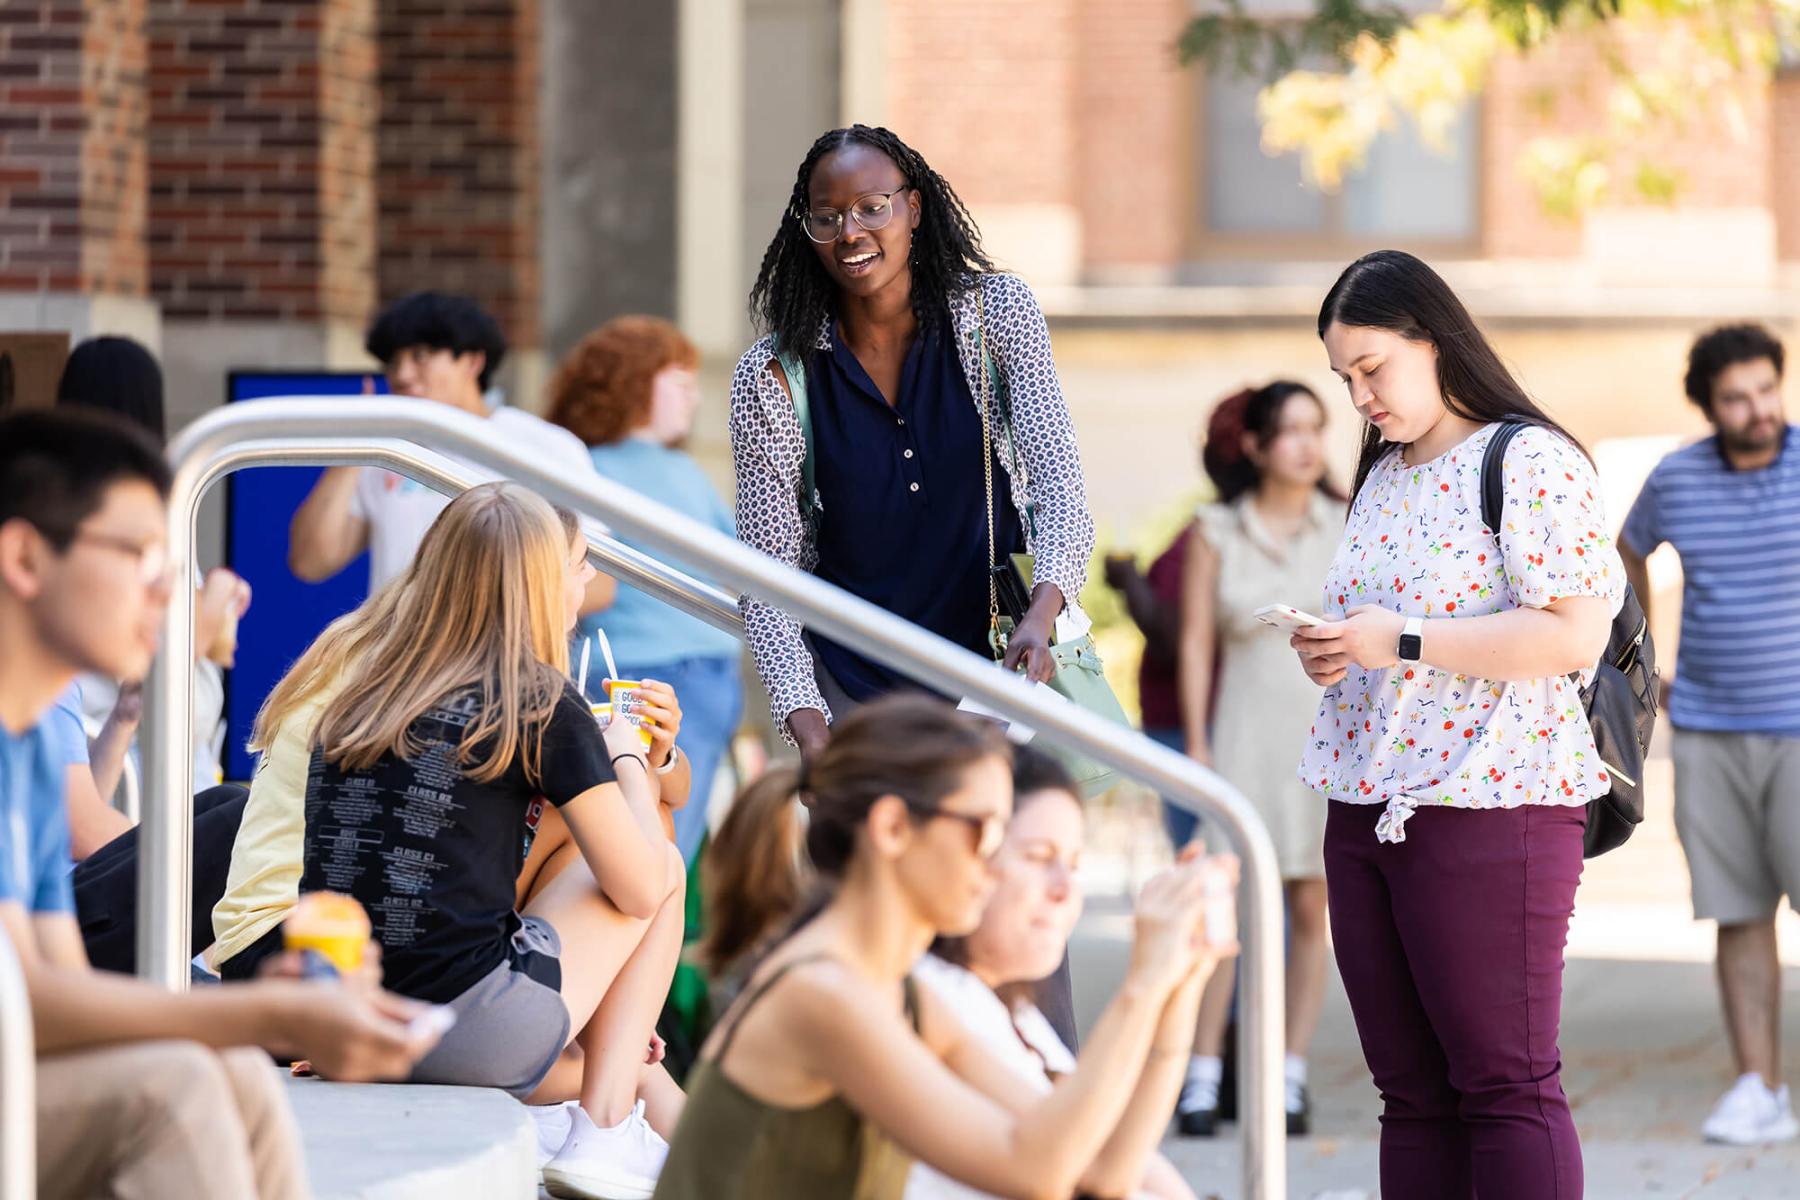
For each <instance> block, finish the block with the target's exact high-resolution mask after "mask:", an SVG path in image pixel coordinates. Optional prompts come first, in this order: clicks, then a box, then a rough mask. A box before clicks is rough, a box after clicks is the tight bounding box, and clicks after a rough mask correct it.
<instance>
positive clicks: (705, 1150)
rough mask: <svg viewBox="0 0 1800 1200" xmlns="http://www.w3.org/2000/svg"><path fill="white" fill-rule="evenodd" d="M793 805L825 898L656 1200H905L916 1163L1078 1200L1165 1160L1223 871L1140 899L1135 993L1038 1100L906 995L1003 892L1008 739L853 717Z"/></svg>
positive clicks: (753, 976)
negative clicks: (1127, 1170) (1087, 1185)
mask: <svg viewBox="0 0 1800 1200" xmlns="http://www.w3.org/2000/svg"><path fill="white" fill-rule="evenodd" d="M799 786H800V791H801V793H802V794H803V795H804V796H805V797H807V798H808V800H809V801H810V805H809V811H810V819H809V822H808V825H807V830H806V850H807V855H808V857H809V858H810V860H811V862H812V865H813V867H814V868H815V869H816V870H817V871H818V872H819V874H820V875H821V876H822V877H823V878H824V879H825V880H827V881H828V882H829V885H830V888H831V890H830V892H829V893H828V895H827V897H826V898H825V899H824V901H823V903H822V905H816V906H815V907H814V909H813V912H812V915H810V916H803V918H802V923H801V924H800V925H799V926H798V928H797V929H795V930H794V932H793V933H792V934H790V935H789V936H788V937H787V938H786V939H785V940H783V941H781V942H779V943H778V944H777V945H776V946H775V948H774V949H773V950H772V951H771V952H770V953H769V954H768V955H767V956H766V957H765V958H764V960H763V961H762V963H761V964H760V965H758V966H757V967H756V968H755V969H754V970H752V971H751V973H750V976H749V981H748V983H747V985H746V987H745V989H744V991H743V993H742V994H741V995H740V996H739V998H738V1000H737V1001H736V1003H734V1004H733V1005H732V1007H731V1008H730V1009H729V1010H728V1011H727V1012H726V1014H725V1016H724V1017H723V1018H722V1019H721V1020H720V1023H719V1026H718V1028H717V1029H716V1030H715V1031H714V1033H713V1036H712V1038H711V1039H710V1040H709V1042H708V1044H707V1046H706V1048H705V1049H704V1050H703V1051H702V1054H701V1064H700V1066H699V1067H698V1068H697V1070H696V1071H695V1074H694V1075H693V1077H692V1079H691V1080H690V1084H691V1086H690V1091H689V1098H688V1104H687V1108H686V1110H685V1111H684V1112H683V1114H682V1119H681V1124H680V1126H679V1127H678V1128H677V1129H676V1131H675V1139H674V1143H673V1145H672V1146H671V1148H670V1152H669V1161H668V1166H667V1167H666V1168H665V1169H664V1171H663V1175H662V1181H661V1183H660V1184H659V1185H658V1187H657V1191H656V1195H657V1196H658V1197H659V1198H660V1200H775V1198H777V1197H780V1198H782V1200H785V1198H787V1197H799V1196H804V1197H807V1198H808V1200H900V1197H901V1195H902V1193H903V1191H904V1188H905V1184H906V1175H907V1170H908V1167H909V1165H910V1162H911V1160H912V1159H917V1160H918V1161H920V1162H923V1163H927V1164H929V1165H930V1166H932V1167H934V1168H935V1169H937V1170H938V1171H939V1172H941V1173H943V1174H945V1175H947V1176H949V1177H950V1178H952V1179H955V1180H958V1181H960V1182H963V1183H967V1184H970V1185H972V1186H974V1187H976V1188H979V1189H980V1190H982V1191H984V1192H989V1193H992V1194H994V1195H998V1196H1016V1197H1036V1196H1067V1195H1069V1194H1071V1193H1072V1192H1073V1191H1075V1189H1076V1187H1077V1185H1078V1184H1079V1183H1080V1181H1081V1179H1082V1178H1083V1176H1084V1174H1085V1173H1086V1172H1087V1171H1088V1170H1089V1168H1090V1167H1091V1166H1092V1165H1093V1164H1094V1162H1095V1160H1096V1158H1097V1157H1098V1156H1099V1155H1100V1154H1101V1151H1102V1149H1103V1148H1104V1147H1105V1146H1106V1145H1107V1143H1108V1142H1109V1140H1111V1139H1113V1138H1115V1137H1123V1138H1125V1139H1126V1140H1127V1141H1129V1142H1135V1143H1142V1144H1149V1145H1153V1144H1154V1143H1155V1141H1156V1138H1157V1136H1158V1135H1159V1134H1160V1132H1161V1130H1162V1128H1163V1126H1164V1124H1165V1123H1166V1120H1167V1118H1166V1114H1167V1111H1168V1110H1167V1108H1166V1105H1167V1103H1168V1099H1169V1097H1170V1095H1171V1094H1172V1093H1173V1092H1174V1090H1175V1087H1176V1081H1177V1079H1178V1078H1179V1076H1180V1072H1181V1063H1182V1058H1183V1056H1184V1054H1185V1052H1186V1048H1187V1040H1188V1033H1189V1031H1190V1030H1191V1029H1192V1028H1193V1020H1194V1011H1195V1009H1196V1008H1197V1006H1198V1004H1199V998H1200V990H1201V988H1202V987H1203V986H1204V983H1205V980H1206V977H1207V976H1208V975H1209V974H1210V973H1211V971H1212V968H1213V966H1214V964H1215V963H1216V962H1217V961H1218V960H1219V958H1221V957H1223V956H1225V955H1227V954H1230V953H1232V952H1233V949H1234V947H1233V946H1231V945H1218V944H1215V943H1211V942H1209V941H1207V940H1206V936H1205V932H1204V929H1205V925H1206V921H1205V916H1206V909H1207V903H1208V901H1207V899H1206V892H1207V889H1208V887H1209V885H1211V886H1214V887H1217V886H1218V885H1219V884H1218V881H1216V880H1215V879H1214V878H1213V872H1215V871H1228V870H1229V867H1228V866H1227V865H1225V864H1219V863H1213V862H1202V861H1193V862H1189V863H1186V864H1183V865H1181V866H1179V867H1177V868H1175V869H1173V870H1170V871H1167V872H1165V873H1163V874H1162V875H1159V876H1157V877H1156V878H1154V879H1153V880H1151V882H1150V883H1149V884H1148V885H1146V887H1145V889H1144V891H1143V893H1142V894H1141V895H1140V896H1139V898H1138V907H1137V935H1136V938H1135V940H1134V942H1133V946H1132V955H1131V965H1130V967H1129V968H1128V969H1127V972H1126V977H1125V982H1124V983H1123V985H1122V986H1121V987H1120V989H1119V993H1118V995H1117V996H1115V997H1114V998H1113V1001H1112V1003H1111V1004H1110V1005H1108V1007H1107V1009H1106V1011H1105V1012H1104V1013H1103V1014H1102V1015H1101V1017H1100V1020H1099V1021H1098V1022H1097V1023H1096V1025H1095V1026H1094V1029H1093V1031H1092V1033H1091V1034H1090V1035H1089V1037H1088V1039H1087V1042H1086V1044H1085V1046H1084V1047H1083V1049H1082V1054H1081V1057H1080V1059H1079V1061H1078V1062H1077V1063H1076V1066H1075V1069H1074V1070H1073V1071H1072V1072H1070V1073H1069V1074H1068V1075H1066V1076H1064V1077H1063V1078H1062V1079H1061V1080H1059V1081H1058V1082H1057V1083H1056V1085H1055V1087H1054V1088H1052V1089H1050V1090H1049V1091H1047V1092H1043V1093H1036V1092H1033V1091H1031V1090H1030V1089H1027V1088H1023V1087H1021V1086H1020V1081H1019V1079H1018V1077H1017V1075H1016V1074H1014V1072H1012V1071H1011V1070H1010V1069H1008V1068H1007V1067H1006V1066H1005V1064H1004V1063H1003V1062H1001V1061H1000V1060H999V1059H998V1058H997V1057H996V1056H995V1055H994V1054H993V1052H992V1051H991V1050H989V1049H988V1047H987V1046H986V1045H984V1044H983V1041H982V1039H980V1038H977V1037H974V1036H972V1035H970V1034H969V1032H968V1031H967V1029H966V1027H965V1026H964V1024H963V1023H962V1021H961V1020H960V1019H959V1017H958V1015H957V1013H956V1012H955V1011H954V1010H953V1009H952V1008H951V1007H950V1006H948V1005H946V1004H945V1003H944V1002H943V1001H942V1000H940V999H939V998H938V997H937V996H935V995H934V994H933V993H932V992H930V991H929V990H928V989H925V988H919V987H915V986H914V984H913V982H912V980H911V977H910V972H911V970H912V968H913V965H914V964H915V963H916V962H917V961H918V959H919V956H920V955H921V954H923V953H924V952H925V950H926V948H927V947H928V946H930V944H931V943H932V941H933V939H935V938H937V937H938V936H940V935H946V934H948V935H959V934H966V933H968V932H970V931H971V930H973V929H974V928H975V927H976V926H977V925H978V924H979V922H980V920H981V914H982V910H983V908H984V907H985V906H986V904H987V902H988V899H989V897H990V895H991V894H992V892H993V888H994V865H993V862H992V860H993V858H994V856H995V854H996V853H997V852H998V851H999V850H1000V848H1001V846H1002V844H1003V843H1004V841H1005V837H1006V827H1007V821H1008V819H1009V818H1010V816H1011V813H1012V768H1011V762H1010V755H1009V752H1008V746H1007V743H1006V741H1005V738H1004V736H1003V735H1002V734H1001V733H1000V732H999V731H998V730H997V729H996V728H995V727H994V726H992V725H990V724H987V723H985V722H981V721H978V720H975V719H973V718H970V717H967V716H965V715H963V714H960V713H957V712H956V711H955V710H953V709H951V708H950V707H949V706H948V705H946V704H942V703H940V702H937V701H934V700H930V699H927V698H924V697H919V696H896V697H890V698H887V699H884V700H881V701H879V702H877V703H874V704H871V705H868V706H866V707H864V708H861V709H859V710H857V711H856V712H855V713H853V714H851V715H850V716H849V717H848V718H846V719H845V720H844V721H843V723H842V724H841V725H840V726H839V728H838V732H837V735H836V736H835V737H834V738H833V739H832V741H831V743H830V744H829V745H828V746H827V747H826V748H825V750H824V752H823V753H821V754H820V756H819V757H818V759H817V760H815V761H814V762H813V763H812V764H811V765H810V766H809V767H808V768H807V769H806V771H805V774H804V778H803V779H802V780H801V781H800V785H799ZM1223 886H1224V888H1225V890H1226V893H1227V895H1229V891H1230V884H1229V883H1228V882H1226V883H1224V884H1223ZM1229 904H1230V901H1229V899H1227V900H1225V901H1223V905H1224V906H1226V907H1229ZM1217 915H1219V916H1224V915H1226V914H1223V913H1220V914H1217ZM1140 1095H1142V1096H1144V1097H1147V1098H1148V1100H1147V1102H1145V1103H1137V1102H1136V1097H1138V1096H1140Z"/></svg>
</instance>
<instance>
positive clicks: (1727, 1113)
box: [1700, 1075, 1800, 1146]
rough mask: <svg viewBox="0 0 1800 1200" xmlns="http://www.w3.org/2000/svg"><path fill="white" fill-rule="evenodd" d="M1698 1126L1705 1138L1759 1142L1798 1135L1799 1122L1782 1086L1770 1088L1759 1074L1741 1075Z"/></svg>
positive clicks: (1729, 1142)
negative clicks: (1710, 1113)
mask: <svg viewBox="0 0 1800 1200" xmlns="http://www.w3.org/2000/svg"><path fill="white" fill-rule="evenodd" d="M1700 1129H1701V1132H1702V1133H1704V1134H1705V1135H1706V1140H1707V1141H1709V1142H1724V1143H1725V1144H1727V1145H1731V1146H1759V1145H1762V1144H1763V1143H1765V1142H1787V1141H1792V1140H1793V1139H1794V1137H1795V1136H1796V1135H1800V1122H1796V1121H1795V1120H1794V1106H1793V1104H1792V1102H1790V1101H1789V1099H1788V1090H1787V1088H1786V1087H1782V1088H1779V1089H1772V1088H1770V1087H1768V1086H1767V1085H1765V1084H1764V1083H1763V1081H1762V1076H1760V1075H1744V1076H1740V1077H1739V1078H1738V1081H1737V1082H1736V1083H1735V1084H1733V1085H1732V1087H1731V1090H1730V1091H1729V1092H1726V1093H1725V1095H1724V1098H1722V1099H1721V1100H1720V1101H1719V1103H1718V1105H1717V1106H1716V1107H1714V1108H1713V1111H1712V1115H1711V1116H1710V1117H1708V1118H1706V1124H1704V1125H1702V1126H1701V1127H1700Z"/></svg>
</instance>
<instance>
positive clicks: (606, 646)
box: [594, 628, 619, 679]
mask: <svg viewBox="0 0 1800 1200" xmlns="http://www.w3.org/2000/svg"><path fill="white" fill-rule="evenodd" d="M594 636H595V637H597V638H599V639H600V653H601V654H602V655H603V656H604V657H605V658H606V677H607V678H608V679H617V678H618V677H619V664H618V663H616V662H614V661H613V656H612V643H611V642H609V641H607V640H606V630H604V629H599V628H596V629H595V630H594Z"/></svg>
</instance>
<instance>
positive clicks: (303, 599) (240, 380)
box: [224, 371, 388, 780]
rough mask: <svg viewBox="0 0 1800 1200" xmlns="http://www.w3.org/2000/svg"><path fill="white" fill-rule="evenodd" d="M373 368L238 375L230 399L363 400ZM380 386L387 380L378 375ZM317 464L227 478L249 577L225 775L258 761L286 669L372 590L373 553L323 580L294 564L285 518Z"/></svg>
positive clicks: (230, 547) (239, 567)
mask: <svg viewBox="0 0 1800 1200" xmlns="http://www.w3.org/2000/svg"><path fill="white" fill-rule="evenodd" d="M370 378H371V376H370V375H369V374H367V373H354V374H353V373H350V372H340V371H267V372H265V371H234V372H232V373H231V375H230V377H229V378H228V379H227V381H226V396H225V398H226V400H227V401H228V402H230V403H236V402H237V401H239V400H261V399H266V398H267V397H270V396H360V395H362V394H364V392H365V391H366V390H367V389H368V385H369V380H370ZM373 380H374V385H375V391H376V392H377V393H379V394H382V395H386V394H387V390H388V389H387V381H386V380H384V379H383V378H382V377H381V376H380V374H376V375H374V376H373ZM320 470H321V469H320V468H318V467H253V468H251V469H249V470H245V471H238V472H236V473H235V474H233V475H231V476H229V477H228V478H227V480H226V489H227V490H226V500H225V565H226V566H228V567H230V568H231V569H232V570H233V571H236V572H237V573H238V574H239V575H241V576H243V577H244V579H246V580H248V581H249V583H250V588H251V599H250V611H249V612H247V613H245V614H244V621H243V624H242V625H241V626H240V627H239V630H238V652H237V665H236V666H234V667H232V669H231V670H229V671H227V672H226V673H225V755H224V767H225V778H227V779H240V780H241V779H249V778H250V775H251V773H252V771H253V770H254V768H255V759H254V758H253V757H252V756H251V754H250V752H249V751H247V750H246V749H245V748H244V745H245V743H246V742H247V741H248V740H249V738H250V730H251V727H252V726H253V725H254V724H255V723H256V713H257V710H259V709H260V708H261V707H262V702H263V700H264V699H265V698H266V697H267V696H268V694H269V692H270V690H271V689H273V688H274V686H275V685H276V684H277V683H279V682H280V681H281V677H282V676H283V675H285V674H286V673H287V669H288V667H290V666H292V665H293V662H294V660H295V659H297V658H299V657H300V655H301V653H302V652H304V651H305V650H306V648H307V647H308V646H310V645H311V644H312V641H313V639H314V638H316V637H318V636H319V633H320V632H321V631H322V630H323V629H324V628H325V626H327V625H329V624H330V623H331V622H332V621H334V620H336V619H337V618H338V617H340V616H342V615H343V614H344V613H347V612H349V611H350V610H351V609H353V608H355V607H356V606H357V605H358V604H361V603H362V602H363V599H364V598H365V597H367V596H368V594H369V556H368V555H367V554H363V555H361V556H359V557H358V558H357V559H356V560H355V561H354V562H352V563H351V564H350V565H349V566H347V567H345V568H344V569H343V570H342V571H340V572H338V573H337V574H336V575H334V576H332V577H331V578H330V579H327V580H326V581H325V582H324V583H306V582H304V581H303V580H300V579H298V578H296V577H295V576H294V573H293V572H292V571H290V570H288V565H287V557H288V524H289V522H291V521H292V520H293V518H294V513H295V512H296V511H297V510H298V509H299V507H300V505H301V503H302V502H303V501H304V500H305V499H306V497H307V495H308V494H309V493H310V492H311V491H312V488H313V484H314V483H316V482H317V481H318V478H319V474H320Z"/></svg>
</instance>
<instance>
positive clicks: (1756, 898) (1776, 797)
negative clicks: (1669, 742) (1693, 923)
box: [1672, 729, 1800, 925]
mask: <svg viewBox="0 0 1800 1200" xmlns="http://www.w3.org/2000/svg"><path fill="white" fill-rule="evenodd" d="M1672 753H1673V756H1674V759H1675V832H1676V833H1677V834H1679V835H1680V837H1681V849H1682V851H1683V852H1684V853H1685V854H1686V855H1687V861H1688V874H1689V875H1691V876H1692V877H1693V884H1694V917H1695V919H1696V920H1702V921H1707V920H1712V921H1718V922H1719V923H1720V924H1722V925H1742V924H1745V923H1748V922H1756V921H1766V920H1768V919H1769V918H1771V917H1773V916H1774V915H1775V910H1776V908H1777V907H1778V906H1779V905H1780V904H1781V898H1782V896H1783V895H1787V896H1790V897H1794V896H1800V738H1791V737H1774V736H1770V735H1767V734H1758V733H1702V732H1698V731H1695V730H1684V729H1677V730H1676V731H1675V742H1674V749H1673V751H1672Z"/></svg>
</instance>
